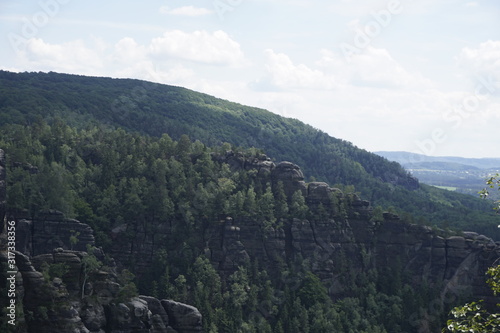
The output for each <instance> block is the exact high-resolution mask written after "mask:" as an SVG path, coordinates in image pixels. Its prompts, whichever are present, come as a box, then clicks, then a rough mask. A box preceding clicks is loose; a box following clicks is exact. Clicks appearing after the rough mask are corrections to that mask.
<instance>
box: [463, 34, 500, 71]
mask: <svg viewBox="0 0 500 333" xmlns="http://www.w3.org/2000/svg"><path fill="white" fill-rule="evenodd" d="M456 60H457V64H458V65H459V66H460V67H462V68H463V69H465V70H468V71H474V72H476V73H483V72H496V73H500V41H493V40H488V41H486V42H484V43H481V44H480V45H479V47H477V48H469V47H466V48H463V49H462V51H461V53H460V55H459V56H458V57H457V59H456Z"/></svg>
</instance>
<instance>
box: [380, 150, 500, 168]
mask: <svg viewBox="0 0 500 333" xmlns="http://www.w3.org/2000/svg"><path fill="white" fill-rule="evenodd" d="M374 154H377V155H379V156H382V157H385V158H387V159H388V160H389V161H393V162H398V163H399V164H401V165H402V166H403V167H405V168H408V167H415V166H418V165H421V164H428V163H436V165H437V163H440V164H441V165H444V164H443V163H447V164H449V166H453V165H455V166H458V165H462V166H466V167H473V168H477V169H494V168H498V169H500V158H495V157H483V158H471V157H459V156H429V155H423V154H417V153H410V152H405V151H376V152H374Z"/></svg>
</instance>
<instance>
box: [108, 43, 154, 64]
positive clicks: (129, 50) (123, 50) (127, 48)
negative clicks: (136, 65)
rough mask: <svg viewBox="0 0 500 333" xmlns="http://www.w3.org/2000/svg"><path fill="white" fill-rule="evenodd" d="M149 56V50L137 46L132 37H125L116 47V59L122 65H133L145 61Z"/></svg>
mask: <svg viewBox="0 0 500 333" xmlns="http://www.w3.org/2000/svg"><path fill="white" fill-rule="evenodd" d="M146 56H147V49H146V48H145V47H144V46H142V45H139V44H137V42H136V41H135V40H134V39H133V38H130V37H125V38H123V39H121V40H120V41H118V43H116V44H115V47H114V59H115V60H117V61H119V62H121V63H125V64H127V63H133V62H140V61H143V60H144V59H145V58H146Z"/></svg>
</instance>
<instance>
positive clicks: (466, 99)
mask: <svg viewBox="0 0 500 333" xmlns="http://www.w3.org/2000/svg"><path fill="white" fill-rule="evenodd" d="M0 47H1V48H0V49H1V50H2V52H1V53H0V68H1V69H5V70H11V71H56V72H65V73H75V74H83V75H92V76H110V77H120V78H139V79H145V80H149V81H155V82H160V83H165V84H172V85H178V86H184V87H187V88H190V89H193V90H196V91H201V92H205V93H208V94H211V95H214V96H217V97H221V98H224V99H228V100H231V101H235V102H239V103H242V104H247V105H251V106H258V107H262V108H265V109H268V110H270V111H272V112H275V113H278V114H280V115H283V116H286V117H293V118H297V119H300V120H302V121H304V122H306V123H308V124H311V125H313V126H314V127H316V128H319V129H321V130H323V131H325V132H327V133H329V134H330V135H332V136H334V137H338V138H341V139H344V140H348V141H351V142H352V143H353V144H355V145H356V146H358V147H360V148H364V149H367V150H369V151H377V150H405V151H410V152H415V153H423V154H428V155H453V156H465V157H487V156H491V157H500V152H499V151H498V150H497V149H496V148H497V144H498V142H500V140H499V139H500V131H498V126H499V125H500V121H499V120H500V2H498V1H497V0H484V1H483V0H477V1H473V0H472V1H470V0H469V1H468V0H419V1H417V0H384V1H380V0H375V1H369V2H368V1H361V0H338V1H318V0H310V1H305V0H290V1H284V0H266V1H264V0H209V1H204V0H192V1H189V0H184V1H156V0H152V1H143V2H138V1H126V0H122V1H94V0H88V1H75V0H40V1H24V2H20V1H10V0H0Z"/></svg>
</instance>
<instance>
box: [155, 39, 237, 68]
mask: <svg viewBox="0 0 500 333" xmlns="http://www.w3.org/2000/svg"><path fill="white" fill-rule="evenodd" d="M149 48H150V52H151V54H152V55H155V56H158V57H162V56H167V57H174V58H178V59H185V60H191V61H195V62H200V63H205V64H213V65H231V66H241V65H244V64H245V57H244V55H243V52H242V51H241V48H240V45H239V44H238V43H237V42H235V41H234V40H232V39H231V38H230V37H229V35H228V34H226V33H225V32H224V31H221V30H218V31H215V32H213V33H209V32H207V31H195V32H193V33H187V32H184V31H180V30H173V31H168V32H165V33H164V34H163V36H162V37H158V38H154V39H153V40H152V42H151V45H150V47H149Z"/></svg>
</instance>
